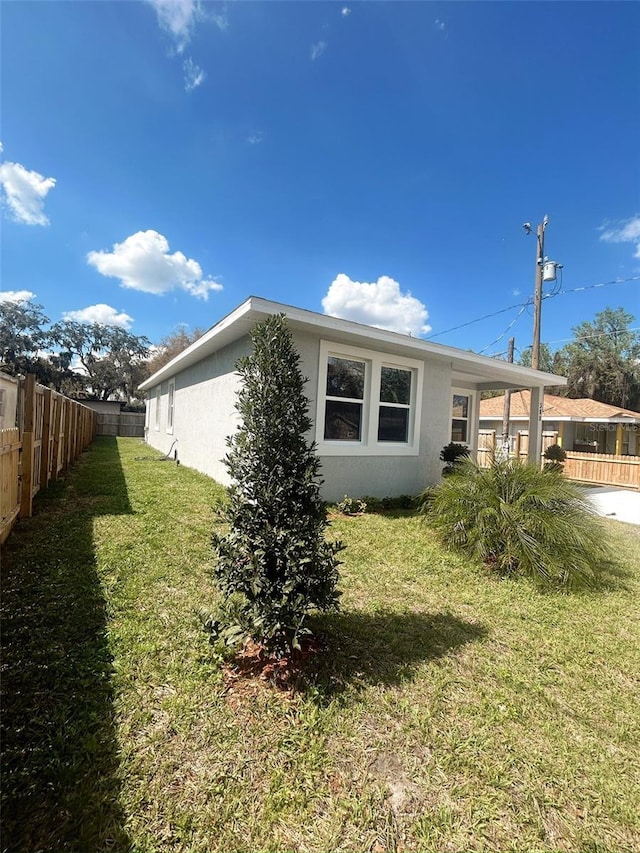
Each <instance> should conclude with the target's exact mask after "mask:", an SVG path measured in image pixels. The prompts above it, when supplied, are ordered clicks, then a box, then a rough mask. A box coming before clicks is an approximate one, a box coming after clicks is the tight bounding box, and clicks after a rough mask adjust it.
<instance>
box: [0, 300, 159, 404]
mask: <svg viewBox="0 0 640 853" xmlns="http://www.w3.org/2000/svg"><path fill="white" fill-rule="evenodd" d="M148 352H149V341H148V340H147V338H145V337H143V336H138V335H133V334H131V333H130V332H128V331H126V330H125V329H121V328H119V327H117V326H106V325H103V324H101V323H79V322H76V321H72V320H61V321H59V322H58V323H54V324H53V325H50V320H49V318H48V317H47V316H46V314H45V313H44V311H43V308H42V305H38V304H37V303H34V302H30V301H28V300H23V301H20V302H11V301H4V302H0V367H1V368H2V370H4V371H5V372H7V373H10V374H12V375H18V374H25V373H33V374H35V376H36V378H37V380H38V382H40V383H41V384H43V385H47V386H49V387H51V388H54V389H55V390H57V391H63V392H64V393H67V394H71V395H72V396H75V395H77V394H79V393H92V394H95V395H96V396H97V397H99V398H101V399H103V400H106V399H108V398H109V397H111V396H116V397H118V398H119V399H124V400H126V401H127V402H130V401H131V400H132V399H134V398H135V397H136V389H137V387H138V385H139V384H140V382H142V381H143V379H144V377H145V375H146V362H145V359H146V357H147V355H148ZM76 360H77V361H78V362H79V364H80V365H81V367H82V369H81V370H80V369H74V367H73V365H74V362H75V361H76Z"/></svg>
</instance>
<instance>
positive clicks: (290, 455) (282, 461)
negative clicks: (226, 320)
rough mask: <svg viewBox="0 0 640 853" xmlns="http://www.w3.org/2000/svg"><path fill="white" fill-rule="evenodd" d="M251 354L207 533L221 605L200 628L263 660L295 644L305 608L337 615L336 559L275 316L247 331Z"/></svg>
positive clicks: (299, 393) (289, 354) (284, 338)
mask: <svg viewBox="0 0 640 853" xmlns="http://www.w3.org/2000/svg"><path fill="white" fill-rule="evenodd" d="M251 340H252V343H253V352H252V354H251V355H250V356H247V357H245V358H242V359H240V361H239V362H238V363H237V365H236V369H237V371H238V372H239V374H240V377H241V380H242V384H241V389H240V391H239V393H238V400H237V402H236V408H237V410H238V412H239V413H240V418H241V421H240V425H239V427H238V429H237V431H236V432H235V434H234V435H233V436H231V437H230V438H229V439H228V445H229V448H230V449H229V452H228V453H227V456H226V458H225V464H226V466H227V470H228V472H229V475H230V477H231V480H232V485H231V488H230V490H229V503H228V504H227V505H226V506H225V507H224V508H223V510H222V511H221V515H222V520H223V521H226V522H228V524H229V531H228V532H227V533H226V534H224V535H222V534H218V533H215V534H214V536H213V546H214V550H215V551H216V553H217V558H218V559H217V564H216V567H215V569H214V572H215V578H216V580H217V584H218V586H219V588H220V591H221V593H222V595H223V598H224V603H223V606H222V608H221V611H220V614H221V615H220V616H219V617H218V618H217V619H214V620H212V621H211V622H210V623H209V627H210V629H211V630H212V633H213V634H214V636H218V637H221V638H222V639H224V640H225V641H226V642H227V643H228V644H229V645H233V644H234V643H237V642H242V641H243V640H246V639H249V638H250V639H253V640H254V641H256V642H257V643H260V644H261V645H262V646H263V647H264V648H265V650H266V651H268V652H269V653H275V654H278V655H282V654H286V653H288V652H290V651H291V649H292V648H299V647H300V638H301V636H302V635H304V634H307V633H309V631H308V629H307V628H306V626H305V620H306V617H307V615H308V614H309V612H310V611H312V610H331V609H337V607H338V599H339V595H340V593H339V592H338V590H337V583H338V565H339V560H338V559H337V556H336V555H337V553H338V552H339V551H340V550H341V549H342V547H343V546H342V545H341V543H339V542H329V541H327V540H326V539H325V536H324V533H325V529H326V527H327V525H328V521H327V514H326V509H325V507H324V504H323V502H322V500H321V499H320V485H321V482H322V481H321V480H320V478H319V469H320V460H319V459H318V457H317V455H316V453H315V445H314V444H313V443H312V442H310V441H309V439H308V433H309V430H310V429H311V419H310V417H309V414H308V409H309V401H308V399H307V398H306V396H305V394H304V385H305V383H306V381H307V380H306V379H305V378H304V377H303V376H302V373H301V371H300V357H299V355H298V353H297V351H296V349H295V346H294V343H293V340H292V337H291V334H290V332H289V330H288V329H287V326H286V321H285V318H284V316H283V315H276V316H272V317H269V318H268V319H266V320H264V321H263V322H261V323H259V324H258V325H257V326H256V327H255V328H254V330H253V332H252V333H251Z"/></svg>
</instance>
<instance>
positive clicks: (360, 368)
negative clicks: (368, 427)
mask: <svg viewBox="0 0 640 853" xmlns="http://www.w3.org/2000/svg"><path fill="white" fill-rule="evenodd" d="M365 372H366V362H364V361H352V360H351V359H347V358H338V356H335V355H330V356H329V358H328V360H327V389H326V401H327V402H326V406H325V417H324V437H325V440H329V441H331V440H336V441H360V440H361V438H362V414H363V404H364V380H365Z"/></svg>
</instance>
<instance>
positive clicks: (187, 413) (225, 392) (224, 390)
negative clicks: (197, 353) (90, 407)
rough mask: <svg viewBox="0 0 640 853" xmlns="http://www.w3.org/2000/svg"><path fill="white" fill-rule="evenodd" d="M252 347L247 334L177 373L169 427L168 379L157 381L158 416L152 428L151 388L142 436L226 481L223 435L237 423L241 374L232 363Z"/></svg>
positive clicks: (153, 396) (153, 393)
mask: <svg viewBox="0 0 640 853" xmlns="http://www.w3.org/2000/svg"><path fill="white" fill-rule="evenodd" d="M249 352H250V342H249V339H248V338H246V337H245V338H242V339H240V340H238V341H236V342H234V343H233V344H230V345H229V346H228V347H225V348H224V349H222V350H220V351H219V352H216V353H214V354H213V355H210V356H208V357H207V358H204V359H202V361H200V362H198V363H197V364H195V365H193V366H192V367H190V368H187V369H186V370H183V371H181V372H180V373H178V374H177V375H176V377H175V398H174V424H173V431H172V432H168V422H167V416H168V411H169V381H170V380H169V381H166V382H163V383H162V385H161V398H160V399H161V402H160V421H159V425H158V426H159V428H158V429H156V388H152V389H151V390H150V391H149V397H148V400H147V406H148V410H149V425H148V429H147V435H146V441H147V443H148V444H150V445H151V446H152V447H155V448H156V449H157V450H159V451H161V452H162V453H169V452H171V455H172V456H173V455H174V453H176V452H177V455H178V456H177V458H178V459H179V460H180V462H181V463H182V464H183V465H187V466H188V467H189V468H195V469H196V470H197V471H201V472H202V473H203V474H208V475H209V476H210V477H213V478H214V479H215V480H217V481H218V482H219V483H222V484H223V485H228V483H229V478H228V476H227V469H226V468H225V466H224V465H223V463H222V459H223V458H224V456H225V454H226V452H227V445H226V438H227V436H228V435H230V434H231V433H232V432H233V431H234V429H235V427H236V425H237V423H238V414H237V412H236V410H235V402H236V394H237V390H238V387H239V377H238V376H237V374H236V373H235V370H234V365H235V363H236V362H237V360H238V359H239V358H240V357H241V356H243V355H248V354H249Z"/></svg>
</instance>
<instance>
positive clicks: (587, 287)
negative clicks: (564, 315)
mask: <svg viewBox="0 0 640 853" xmlns="http://www.w3.org/2000/svg"><path fill="white" fill-rule="evenodd" d="M630 281H640V275H635V276H633V277H632V278H617V279H615V280H614V281H600V282H598V284H584V285H582V286H581V287H572V288H571V289H570V290H558V291H557V292H554V293H545V294H543V296H542V298H543V299H552V298H553V297H554V296H562V295H563V294H565V293H578V292H579V291H582V290H593V289H594V288H596V287H607V286H608V285H610V284H627V283H628V282H630Z"/></svg>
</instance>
